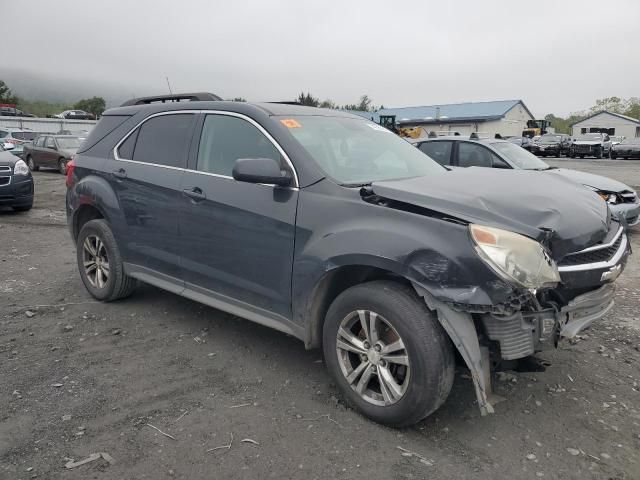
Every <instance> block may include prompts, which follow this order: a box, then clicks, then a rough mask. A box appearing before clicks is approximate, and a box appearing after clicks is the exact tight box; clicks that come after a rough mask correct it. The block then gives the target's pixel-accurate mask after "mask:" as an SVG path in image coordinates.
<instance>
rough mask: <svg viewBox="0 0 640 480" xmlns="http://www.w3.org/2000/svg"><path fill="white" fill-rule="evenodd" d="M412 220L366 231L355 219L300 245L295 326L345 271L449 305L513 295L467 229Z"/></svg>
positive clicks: (435, 221)
mask: <svg viewBox="0 0 640 480" xmlns="http://www.w3.org/2000/svg"><path fill="white" fill-rule="evenodd" d="M395 213H397V214H400V215H401V216H405V215H410V214H407V213H405V212H397V211H395ZM413 217H414V219H412V220H413V221H412V222H410V223H406V222H402V221H400V222H398V221H395V220H392V219H390V221H389V222H388V224H387V225H386V226H385V228H382V225H383V223H382V222H375V223H374V225H368V226H365V225H363V223H366V222H367V221H366V220H356V221H353V220H352V221H351V222H350V224H349V225H348V226H345V228H343V229H340V228H337V229H335V230H334V231H333V232H332V233H327V234H322V235H314V236H313V238H310V239H309V240H308V241H307V242H306V243H305V245H304V247H302V248H300V247H299V244H298V243H297V245H296V259H295V261H294V265H293V282H292V298H293V301H292V309H293V318H294V321H296V322H297V323H300V324H302V325H304V324H305V322H306V318H308V317H309V315H310V311H311V310H312V307H311V305H313V304H314V299H315V298H316V296H317V295H319V294H322V292H319V291H318V289H319V286H322V285H323V284H324V281H325V279H326V278H327V276H329V275H331V274H332V272H334V271H336V270H338V269H341V268H342V267H371V268H375V269H378V270H383V271H385V272H388V273H390V274H393V275H397V276H400V277H403V278H405V279H407V280H408V281H410V282H411V283H413V284H415V285H418V286H420V287H421V288H423V289H424V290H426V291H427V292H429V294H430V295H432V296H433V297H434V298H436V299H438V300H440V301H443V302H448V303H458V304H470V305H486V306H489V305H494V304H498V303H502V302H505V301H506V300H507V298H508V297H509V295H511V294H512V293H513V288H512V287H511V285H509V284H508V283H506V282H504V281H502V280H501V279H500V278H498V277H497V276H496V274H495V273H494V272H493V271H491V270H490V269H489V268H488V267H487V265H486V264H485V263H484V262H483V261H482V260H481V259H480V258H479V257H478V255H477V254H476V252H475V250H474V249H473V245H472V243H471V239H470V237H469V234H468V230H467V227H466V226H465V225H460V224H456V223H452V222H447V221H443V220H440V219H434V218H420V217H417V218H415V215H413ZM425 227H427V228H425ZM320 288H321V287H320Z"/></svg>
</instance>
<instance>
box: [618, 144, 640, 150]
mask: <svg viewBox="0 0 640 480" xmlns="http://www.w3.org/2000/svg"><path fill="white" fill-rule="evenodd" d="M613 148H614V149H615V150H640V143H614V144H613Z"/></svg>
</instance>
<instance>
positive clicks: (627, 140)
mask: <svg viewBox="0 0 640 480" xmlns="http://www.w3.org/2000/svg"><path fill="white" fill-rule="evenodd" d="M620 143H621V144H622V145H640V137H638V138H625V139H624V140H623V141H622V142H620Z"/></svg>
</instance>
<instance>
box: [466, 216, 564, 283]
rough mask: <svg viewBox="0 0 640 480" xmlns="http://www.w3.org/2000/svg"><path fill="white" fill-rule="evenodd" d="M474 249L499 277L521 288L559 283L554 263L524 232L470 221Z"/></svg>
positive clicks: (540, 246)
mask: <svg viewBox="0 0 640 480" xmlns="http://www.w3.org/2000/svg"><path fill="white" fill-rule="evenodd" d="M469 230H470V232H471V238H473V241H474V242H475V244H476V251H477V252H478V254H479V255H480V257H481V258H482V259H483V260H484V261H485V262H487V264H488V265H489V266H490V267H491V268H493V270H495V271H496V273H498V274H499V275H500V276H502V277H506V279H507V280H511V281H514V282H516V283H517V284H518V285H520V286H522V287H525V288H541V287H544V286H547V285H552V284H556V283H558V282H560V274H559V273H558V267H557V266H556V264H555V262H554V261H553V260H552V259H551V258H550V257H549V255H548V254H547V252H546V251H545V249H544V247H543V246H542V245H541V244H540V243H538V242H536V241H535V240H532V239H530V238H528V237H525V236H524V235H519V234H517V233H513V232H509V231H507V230H501V229H499V228H492V227H485V226H483V225H475V224H471V225H470V226H469Z"/></svg>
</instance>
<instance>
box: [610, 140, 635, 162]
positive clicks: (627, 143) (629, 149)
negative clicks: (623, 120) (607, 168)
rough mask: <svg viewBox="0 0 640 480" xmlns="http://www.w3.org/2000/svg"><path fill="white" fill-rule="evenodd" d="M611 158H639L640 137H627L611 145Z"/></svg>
mask: <svg viewBox="0 0 640 480" xmlns="http://www.w3.org/2000/svg"><path fill="white" fill-rule="evenodd" d="M611 158H613V159H614V160H615V159H616V158H624V159H625V160H628V159H629V158H639V159H640V138H625V139H624V140H623V141H622V142H620V143H619V144H617V145H614V146H612V147H611Z"/></svg>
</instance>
